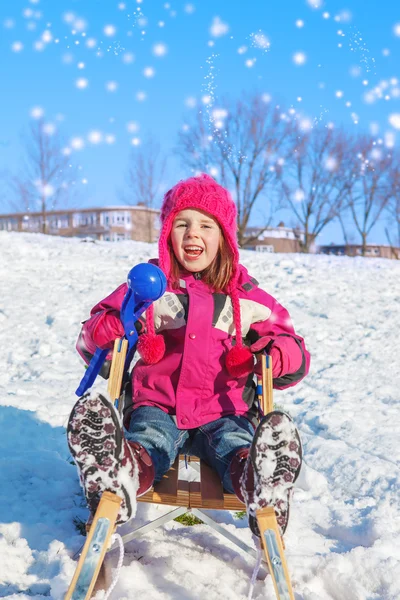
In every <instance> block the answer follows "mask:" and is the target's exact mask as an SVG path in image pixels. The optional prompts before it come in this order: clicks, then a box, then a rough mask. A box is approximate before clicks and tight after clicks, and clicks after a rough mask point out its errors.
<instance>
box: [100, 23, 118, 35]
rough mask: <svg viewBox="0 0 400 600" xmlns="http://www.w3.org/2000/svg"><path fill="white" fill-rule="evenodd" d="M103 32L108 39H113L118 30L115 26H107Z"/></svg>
mask: <svg viewBox="0 0 400 600" xmlns="http://www.w3.org/2000/svg"><path fill="white" fill-rule="evenodd" d="M103 31H104V34H105V35H106V36H107V37H113V36H114V35H115V34H116V33H117V28H116V27H115V25H106V26H105V27H104V29H103Z"/></svg>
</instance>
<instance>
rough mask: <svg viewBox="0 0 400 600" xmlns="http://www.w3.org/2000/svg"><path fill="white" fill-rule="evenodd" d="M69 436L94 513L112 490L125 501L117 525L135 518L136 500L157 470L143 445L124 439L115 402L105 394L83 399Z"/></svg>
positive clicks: (77, 404) (75, 414)
mask: <svg viewBox="0 0 400 600" xmlns="http://www.w3.org/2000/svg"><path fill="white" fill-rule="evenodd" d="M67 436H68V445H69V449H70V451H71V454H72V456H73V458H74V460H75V462H76V465H77V467H78V471H79V475H80V480H81V484H82V487H83V489H84V492H85V496H86V500H87V503H88V506H89V508H90V510H91V512H92V513H93V514H94V513H95V512H96V509H97V506H98V503H99V501H100V497H101V495H102V493H103V492H104V491H106V490H108V491H110V492H114V493H115V494H117V495H118V496H120V497H121V498H122V503H121V507H120V512H119V514H118V517H117V523H118V524H119V523H124V522H125V521H128V520H129V519H130V518H132V517H133V516H134V515H135V513H136V497H137V496H138V495H140V494H142V493H145V492H146V491H147V490H148V489H149V488H150V487H151V485H152V483H153V479H154V467H153V464H152V461H151V458H150V456H149V455H148V454H147V452H146V450H145V449H144V448H143V447H142V446H140V444H137V443H129V442H127V441H126V440H125V439H124V436H123V432H122V426H121V418H120V415H119V414H118V412H117V410H116V409H115V407H114V405H113V403H112V402H110V401H109V400H108V399H107V398H105V397H104V396H102V395H101V394H99V395H93V396H91V395H90V394H86V395H85V396H82V398H79V400H78V401H77V403H76V404H75V406H74V408H73V410H72V412H71V415H70V418H69V422H68V427H67Z"/></svg>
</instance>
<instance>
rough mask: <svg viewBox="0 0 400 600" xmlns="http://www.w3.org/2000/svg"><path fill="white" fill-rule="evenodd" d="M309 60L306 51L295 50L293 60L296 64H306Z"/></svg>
mask: <svg viewBox="0 0 400 600" xmlns="http://www.w3.org/2000/svg"><path fill="white" fill-rule="evenodd" d="M306 61H307V57H306V55H305V53H304V52H295V53H294V54H293V62H294V64H295V65H299V66H300V65H304V64H305V63H306Z"/></svg>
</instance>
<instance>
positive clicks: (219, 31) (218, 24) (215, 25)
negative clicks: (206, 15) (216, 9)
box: [210, 17, 229, 37]
mask: <svg viewBox="0 0 400 600" xmlns="http://www.w3.org/2000/svg"><path fill="white" fill-rule="evenodd" d="M228 31H229V25H228V24H227V23H223V22H222V21H221V19H220V18H219V17H214V19H213V22H212V24H211V27H210V34H211V36H212V37H222V36H223V35H226V34H227V33H228Z"/></svg>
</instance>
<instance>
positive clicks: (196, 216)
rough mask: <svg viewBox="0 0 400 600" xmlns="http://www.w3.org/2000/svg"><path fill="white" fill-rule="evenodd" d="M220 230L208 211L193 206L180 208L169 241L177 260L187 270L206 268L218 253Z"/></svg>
mask: <svg viewBox="0 0 400 600" xmlns="http://www.w3.org/2000/svg"><path fill="white" fill-rule="evenodd" d="M220 238H221V230H220V227H219V225H218V223H217V221H216V220H215V219H214V218H213V217H212V216H211V215H209V214H208V213H206V212H203V211H201V210H195V209H194V208H187V209H185V210H181V212H180V213H178V214H177V215H176V217H175V219H174V222H173V224H172V230H171V243H172V248H173V251H174V254H175V256H176V258H177V260H178V262H179V263H180V264H181V265H182V267H184V268H185V269H186V270H187V271H191V272H192V273H198V272H199V271H203V270H204V269H206V268H207V267H208V266H209V265H210V264H211V263H212V261H213V260H214V258H215V257H216V256H217V254H218V250H219V243H220Z"/></svg>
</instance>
